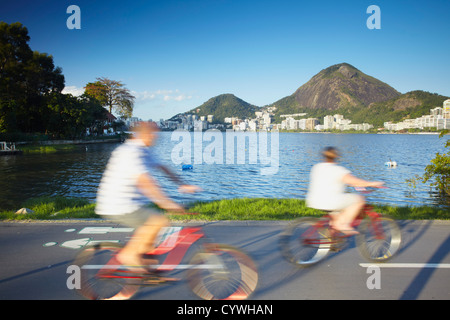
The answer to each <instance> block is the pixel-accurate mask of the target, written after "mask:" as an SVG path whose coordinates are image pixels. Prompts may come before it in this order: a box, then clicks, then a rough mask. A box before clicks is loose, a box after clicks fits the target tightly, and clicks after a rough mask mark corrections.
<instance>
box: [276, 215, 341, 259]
mask: <svg viewBox="0 0 450 320" xmlns="http://www.w3.org/2000/svg"><path fill="white" fill-rule="evenodd" d="M319 221H320V220H319V219H318V218H300V219H297V220H294V221H292V222H291V223H290V224H289V226H288V227H287V228H286V230H285V231H284V232H283V233H282V234H281V236H280V239H279V242H280V247H281V253H282V254H283V256H284V257H285V258H286V259H287V260H288V261H289V262H291V263H293V264H295V265H296V266H299V267H308V266H311V265H313V264H315V263H317V262H319V261H320V260H322V259H324V258H325V257H326V256H327V254H328V252H329V251H330V247H331V244H332V242H333V241H332V239H331V238H330V236H329V231H328V228H326V227H323V226H320V224H319Z"/></svg>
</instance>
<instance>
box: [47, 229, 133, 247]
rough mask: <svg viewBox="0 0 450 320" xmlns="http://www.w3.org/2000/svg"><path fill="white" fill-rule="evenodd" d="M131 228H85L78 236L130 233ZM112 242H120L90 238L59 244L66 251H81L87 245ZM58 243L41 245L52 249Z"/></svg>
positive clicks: (71, 230) (72, 230)
mask: <svg viewBox="0 0 450 320" xmlns="http://www.w3.org/2000/svg"><path fill="white" fill-rule="evenodd" d="M133 230H134V229H133V228H114V227H85V228H83V229H81V230H80V231H79V232H78V234H107V233H118V232H132V231H133ZM74 231H76V229H67V230H65V231H64V232H74ZM104 241H107V242H114V243H119V242H120V240H92V238H81V239H74V240H68V241H64V242H63V243H61V244H60V247H63V248H67V249H75V250H77V249H81V248H83V247H85V246H87V245H88V244H95V243H96V242H104ZM57 244H58V243H57V242H54V241H51V242H47V243H45V244H43V246H44V247H53V246H56V245H57Z"/></svg>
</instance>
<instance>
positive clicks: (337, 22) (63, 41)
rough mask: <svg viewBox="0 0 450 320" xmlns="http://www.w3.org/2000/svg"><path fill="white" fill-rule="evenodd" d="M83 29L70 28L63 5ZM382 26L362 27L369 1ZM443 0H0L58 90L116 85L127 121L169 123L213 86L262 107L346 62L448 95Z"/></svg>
mask: <svg viewBox="0 0 450 320" xmlns="http://www.w3.org/2000/svg"><path fill="white" fill-rule="evenodd" d="M72 4H75V5H78V6H79V7H80V9H81V29H80V30H75V29H74V30H69V29H68V28H67V27H66V20H67V19H68V18H69V16H70V14H67V13H66V10H67V7H68V6H69V5H72ZM373 4H374V5H377V6H379V8H380V9H381V29H379V30H369V29H368V28H367V26H366V20H367V19H368V18H369V17H370V14H368V13H366V10H367V8H368V7H369V6H370V5H373ZM449 12H450V1H448V0H430V1H414V0H413V1H392V0H391V1H381V0H370V1H365V0H358V1H328V0H326V1H301V0H296V1H285V0H277V1H266V0H260V1H254V0H253V1H250V0H235V1H231V0H197V1H191V0H184V1H173V0H160V1H158V0H154V1H152V0H147V1H117V0H110V1H92V0H89V1H87V0H83V1H76V0H70V1H64V0H52V1H50V0H47V1H46V0H40V1H22V0H15V1H8V2H6V1H2V3H1V4H0V20H1V21H5V22H8V23H12V22H17V21H18V22H21V23H22V24H24V25H25V26H26V27H27V28H28V30H29V35H30V37H31V41H30V47H31V48H32V49H33V50H37V51H40V52H46V53H49V54H51V55H53V57H54V61H55V64H56V65H57V66H60V67H61V68H62V69H63V74H64V76H65V79H66V88H67V91H68V92H69V91H70V92H79V91H80V90H82V88H83V87H84V86H85V85H86V83H88V82H93V81H95V79H96V78H97V77H107V78H110V79H113V80H119V81H122V82H123V83H124V84H125V85H126V87H127V88H128V89H130V90H131V91H132V92H133V93H134V94H135V96H136V98H137V99H136V102H135V113H134V114H135V116H138V117H140V118H142V119H144V120H147V119H153V120H159V119H160V118H164V119H167V118H170V117H171V116H173V115H175V114H177V113H179V112H184V111H187V110H189V109H191V108H194V107H197V106H199V105H201V104H202V103H203V102H205V101H207V100H208V99H209V98H211V97H214V96H217V95H219V94H222V93H232V94H234V95H236V96H237V97H239V98H241V99H243V100H245V101H247V102H249V103H252V104H255V105H258V106H263V105H266V104H270V103H273V102H275V101H277V100H278V99H280V98H283V97H285V96H287V95H290V94H292V93H293V92H294V91H295V90H296V89H297V88H298V87H300V86H301V85H302V84H304V83H306V82H307V81H308V80H309V79H310V78H311V77H312V76H314V75H315V74H316V73H318V72H319V71H320V70H322V69H324V68H327V67H329V66H331V65H333V64H337V63H341V62H347V63H350V64H352V65H353V66H355V67H356V68H358V69H359V70H361V71H362V72H364V73H366V74H369V75H371V76H373V77H376V78H378V79H380V80H382V81H384V82H386V83H388V84H389V85H391V86H393V87H394V88H395V89H397V90H398V91H400V92H402V93H405V92H408V91H411V90H425V91H430V92H436V93H439V94H442V95H447V96H450V41H449V40H450V18H449Z"/></svg>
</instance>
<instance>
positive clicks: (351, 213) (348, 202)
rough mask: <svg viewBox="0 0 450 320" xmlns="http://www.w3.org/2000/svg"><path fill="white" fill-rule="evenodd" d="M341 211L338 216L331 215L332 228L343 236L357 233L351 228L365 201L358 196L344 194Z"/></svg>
mask: <svg viewBox="0 0 450 320" xmlns="http://www.w3.org/2000/svg"><path fill="white" fill-rule="evenodd" d="M342 201H343V202H342V206H343V209H342V210H341V211H340V213H339V214H336V215H333V216H332V218H333V221H332V226H333V228H334V229H336V230H338V231H340V232H342V233H344V234H349V235H350V234H356V233H358V232H357V231H356V230H354V229H353V228H352V226H351V224H352V222H353V221H354V220H355V219H356V217H357V216H358V215H359V213H360V212H361V210H362V209H363V207H364V204H365V199H364V197H363V196H360V195H358V194H350V193H349V194H344V195H343V200H342Z"/></svg>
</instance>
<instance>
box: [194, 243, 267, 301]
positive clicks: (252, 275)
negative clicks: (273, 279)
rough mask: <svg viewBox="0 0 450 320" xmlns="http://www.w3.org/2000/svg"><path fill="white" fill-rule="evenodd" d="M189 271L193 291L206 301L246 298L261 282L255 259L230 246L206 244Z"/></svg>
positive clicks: (195, 257) (196, 255)
mask: <svg viewBox="0 0 450 320" xmlns="http://www.w3.org/2000/svg"><path fill="white" fill-rule="evenodd" d="M190 264H191V268H190V269H189V270H188V272H187V277H188V283H189V286H190V287H191V289H192V291H193V292H194V293H195V294H196V295H197V296H199V297H200V298H202V299H205V300H244V299H247V298H248V297H249V296H250V295H251V294H252V293H253V291H254V290H255V289H256V286H257V284H258V271H257V268H256V265H255V263H254V262H253V260H252V259H251V258H250V257H249V256H248V255H246V254H245V253H243V252H242V251H241V250H239V249H237V248H235V247H232V246H227V245H222V244H213V245H207V246H206V247H205V251H202V252H198V253H197V254H195V255H194V257H193V258H192V260H191V263H190Z"/></svg>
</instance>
